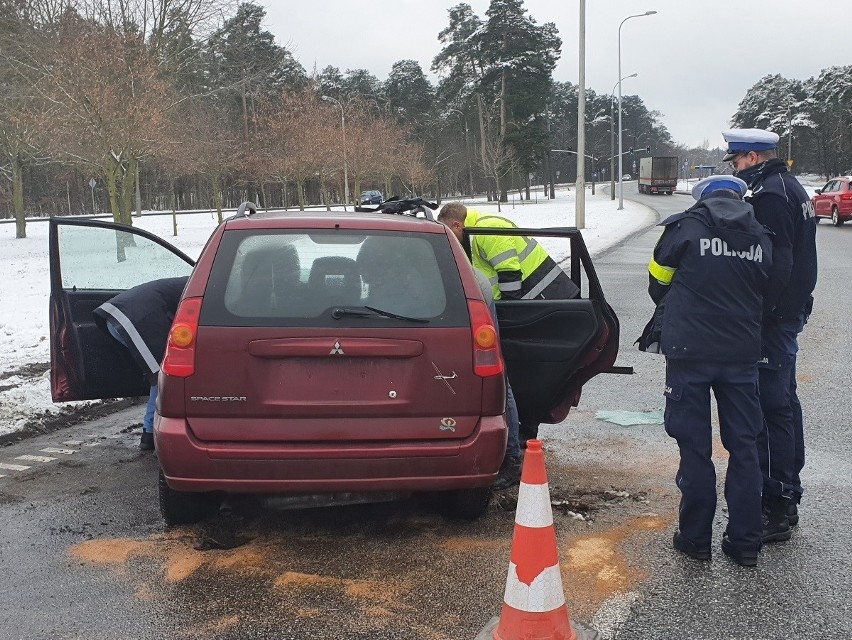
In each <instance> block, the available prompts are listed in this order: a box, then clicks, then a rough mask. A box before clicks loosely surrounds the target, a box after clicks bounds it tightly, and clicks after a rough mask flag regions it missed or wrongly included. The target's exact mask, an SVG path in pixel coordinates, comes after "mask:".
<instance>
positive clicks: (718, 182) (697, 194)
mask: <svg viewBox="0 0 852 640" xmlns="http://www.w3.org/2000/svg"><path fill="white" fill-rule="evenodd" d="M717 189H730V190H731V191H735V192H736V193H738V194H739V195H740V198H742V197H743V196H744V195H745V193H746V191H747V190H748V185H747V184H746V183H745V181H744V180H742V179H740V178H737V177H736V176H709V177H707V178H704V179H703V180H699V181H698V182H697V183H696V184H695V186H694V187H692V197H693V198H695V199H696V200H700V199H701V198H703V197H704V196H706V195H707V194H708V193H710V192H712V191H716V190H717Z"/></svg>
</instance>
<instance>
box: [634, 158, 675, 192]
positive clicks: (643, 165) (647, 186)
mask: <svg viewBox="0 0 852 640" xmlns="http://www.w3.org/2000/svg"><path fill="white" fill-rule="evenodd" d="M677 170H678V164H677V158H676V157H674V156H651V157H649V158H641V159H640V160H639V193H665V194H666V195H669V196H670V195H672V192H674V190H675V188H676V187H677Z"/></svg>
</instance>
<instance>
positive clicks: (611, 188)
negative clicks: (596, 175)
mask: <svg viewBox="0 0 852 640" xmlns="http://www.w3.org/2000/svg"><path fill="white" fill-rule="evenodd" d="M638 75H639V74H638V73H631V74H630V75H629V76H624V77H623V78H621V79H620V80H619V81H618V82H616V83H615V84H614V85H612V91H610V92H609V199H610V200H615V114H614V113H613V111H614V110H615V87H616V85H617V84H618V83H619V82H621V81H622V80H627V78H635V77H636V76H638ZM619 166H620V165H619Z"/></svg>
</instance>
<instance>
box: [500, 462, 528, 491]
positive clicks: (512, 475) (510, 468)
mask: <svg viewBox="0 0 852 640" xmlns="http://www.w3.org/2000/svg"><path fill="white" fill-rule="evenodd" d="M520 483H521V459H520V458H516V457H510V456H506V457H505V458H503V464H501V465H500V473H499V475H498V476H497V480H496V481H495V482H494V486H493V489H494V491H503V490H504V489H509V488H511V487H516V486H518V485H519V484H520Z"/></svg>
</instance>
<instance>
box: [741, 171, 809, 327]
mask: <svg viewBox="0 0 852 640" xmlns="http://www.w3.org/2000/svg"><path fill="white" fill-rule="evenodd" d="M736 175H737V176H738V177H740V178H742V179H743V180H745V181H746V183H747V184H748V186H749V188H750V189H751V195H750V196H748V195H747V196H746V202H750V203H751V205H752V206H753V207H754V215H755V217H757V220H758V222H760V223H761V224H762V225H765V226H766V227H767V228H768V229H769V230H770V231H772V233H774V234H775V238H774V240H773V246H774V253H773V261H774V267H773V277H772V283H771V284H770V289H769V290H768V291H767V292H766V307H767V317H766V319H765V321H766V322H767V323H769V324H771V323H773V322H778V321H784V320H793V321H795V320H798V319H799V318H800V317H801V316H802V315H803V314H804V315H805V316H807V315H809V314H810V312H811V306H812V303H813V298H812V297H811V294H812V293H813V290H814V287H815V286H816V281H817V251H816V219H815V218H814V209H813V204H812V203H811V199H810V198H809V197H808V194H807V192H806V191H805V190H804V189H803V188H802V185H801V184H799V181H798V180H796V178H794V177H793V176H792V175H790V173H789V172H788V171H787V165H786V164H784V161H783V160H779V159H777V158H774V159H772V160H768V161H766V162H764V163H761V164H759V165H757V166H754V167H750V168H748V169H746V170H744V171H741V172H739V173H737V174H736Z"/></svg>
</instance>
